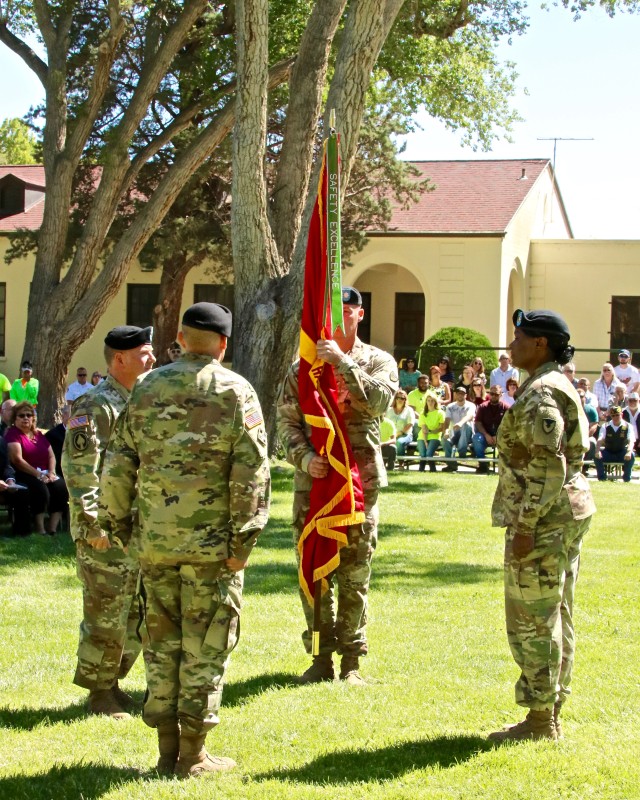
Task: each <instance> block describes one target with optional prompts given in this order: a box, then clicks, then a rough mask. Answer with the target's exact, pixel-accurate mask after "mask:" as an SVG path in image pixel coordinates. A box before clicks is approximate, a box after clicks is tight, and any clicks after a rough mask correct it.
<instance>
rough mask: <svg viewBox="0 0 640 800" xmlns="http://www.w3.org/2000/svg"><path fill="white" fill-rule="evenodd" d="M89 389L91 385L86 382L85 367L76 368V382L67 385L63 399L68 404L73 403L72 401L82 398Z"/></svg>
mask: <svg viewBox="0 0 640 800" xmlns="http://www.w3.org/2000/svg"><path fill="white" fill-rule="evenodd" d="M90 388H91V384H90V383H89V382H88V381H87V369H86V367H78V369H77V370H76V380H75V381H74V382H73V383H70V384H69V388H68V389H67V393H66V394H65V396H64V399H65V400H66V401H67V402H68V403H73V401H74V400H77V399H78V398H79V397H82V395H83V394H85V392H88V391H89V389H90Z"/></svg>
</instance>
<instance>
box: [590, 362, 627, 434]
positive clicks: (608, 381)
mask: <svg viewBox="0 0 640 800" xmlns="http://www.w3.org/2000/svg"><path fill="white" fill-rule="evenodd" d="M616 386H622V387H624V384H623V383H621V382H620V381H619V380H618V379H617V378H616V375H615V372H614V371H613V365H612V364H610V363H609V362H608V361H605V363H604V364H603V365H602V372H601V373H600V377H599V378H598V380H597V381H595V382H594V384H593V392H594V394H595V396H596V397H597V398H598V413H599V414H600V419H601V420H606V419H608V417H609V406H610V405H611V403H612V402H614V401H615V394H616Z"/></svg>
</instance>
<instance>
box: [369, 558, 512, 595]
mask: <svg viewBox="0 0 640 800" xmlns="http://www.w3.org/2000/svg"><path fill="white" fill-rule="evenodd" d="M502 572H503V570H502V567H500V566H496V567H488V566H486V565H485V564H468V563H465V562H458V561H453V562H448V561H438V562H432V561H431V562H420V561H417V562H416V561H411V560H410V559H407V560H406V561H405V562H404V563H403V562H402V561H401V560H400V559H398V556H397V555H394V556H393V557H385V556H384V555H381V556H379V557H376V558H374V561H373V568H372V572H371V587H372V588H376V587H379V586H382V585H383V584H385V583H390V584H393V586H397V587H402V588H412V587H423V588H425V589H427V588H429V587H431V586H448V585H454V584H460V583H483V582H485V581H491V582H493V581H498V580H500V578H501V577H502Z"/></svg>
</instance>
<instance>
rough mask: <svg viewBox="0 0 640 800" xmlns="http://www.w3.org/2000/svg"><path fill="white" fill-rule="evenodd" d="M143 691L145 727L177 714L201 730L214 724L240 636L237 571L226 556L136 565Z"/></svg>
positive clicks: (240, 579)
mask: <svg viewBox="0 0 640 800" xmlns="http://www.w3.org/2000/svg"><path fill="white" fill-rule="evenodd" d="M140 569H141V572H142V584H143V590H142V594H143V597H144V604H145V617H146V638H145V641H144V661H145V669H146V673H147V694H146V697H145V702H144V710H143V719H144V721H145V722H146V723H147V725H149V726H150V727H151V728H155V727H157V725H158V724H159V723H160V722H165V721H167V720H174V719H179V720H180V723H181V726H182V730H185V729H187V730H189V731H191V732H194V733H202V732H204V731H207V730H210V729H211V728H213V727H214V726H215V725H217V724H218V712H219V710H220V701H221V699H222V684H223V678H224V672H225V669H226V666H227V663H228V661H229V656H230V655H231V652H232V650H233V649H234V647H235V646H236V644H237V643H238V639H239V638H240V606H241V603H242V585H243V582H244V573H243V572H229V570H228V569H227V568H226V566H225V564H224V561H216V562H214V563H212V564H181V565H172V566H164V565H163V566H160V565H150V564H146V563H142V564H141V565H140Z"/></svg>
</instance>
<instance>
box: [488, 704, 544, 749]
mask: <svg viewBox="0 0 640 800" xmlns="http://www.w3.org/2000/svg"><path fill="white" fill-rule="evenodd" d="M488 738H489V741H491V742H511V741H514V742H515V741H524V740H527V739H553V741H556V740H557V738H558V735H557V733H556V725H555V722H554V719H553V709H552V708H549V709H544V710H543V711H534V710H533V709H531V711H529V713H528V714H527V716H526V718H525V719H524V720H523V721H522V722H519V723H518V724H517V725H509V726H507V727H506V728H505V729H504V730H502V731H494V733H490V734H489V737H488Z"/></svg>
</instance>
